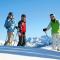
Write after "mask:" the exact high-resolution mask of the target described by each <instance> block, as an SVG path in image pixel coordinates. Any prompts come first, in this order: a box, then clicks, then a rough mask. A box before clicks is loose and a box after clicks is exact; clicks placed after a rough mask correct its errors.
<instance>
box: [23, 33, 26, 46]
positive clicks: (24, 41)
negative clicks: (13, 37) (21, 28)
mask: <svg viewBox="0 0 60 60" xmlns="http://www.w3.org/2000/svg"><path fill="white" fill-rule="evenodd" d="M25 44H26V37H25V33H24V35H23V45H24V46H25Z"/></svg>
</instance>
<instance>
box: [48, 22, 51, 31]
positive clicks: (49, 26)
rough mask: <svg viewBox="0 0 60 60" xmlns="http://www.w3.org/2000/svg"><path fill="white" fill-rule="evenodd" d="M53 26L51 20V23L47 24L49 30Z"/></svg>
mask: <svg viewBox="0 0 60 60" xmlns="http://www.w3.org/2000/svg"><path fill="white" fill-rule="evenodd" d="M50 28H51V22H50V23H49V25H48V26H47V30H49V29H50Z"/></svg>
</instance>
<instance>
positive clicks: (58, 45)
mask: <svg viewBox="0 0 60 60" xmlns="http://www.w3.org/2000/svg"><path fill="white" fill-rule="evenodd" d="M57 50H58V51H60V35H59V34H58V35H57Z"/></svg>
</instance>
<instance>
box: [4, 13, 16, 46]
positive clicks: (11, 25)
mask: <svg viewBox="0 0 60 60" xmlns="http://www.w3.org/2000/svg"><path fill="white" fill-rule="evenodd" d="M4 27H5V28H6V30H7V37H8V40H7V41H6V42H5V44H4V45H11V43H12V41H13V39H14V38H13V37H14V34H13V32H14V29H15V21H14V18H13V13H12V12H9V13H8V16H7V18H6V21H5V24H4Z"/></svg>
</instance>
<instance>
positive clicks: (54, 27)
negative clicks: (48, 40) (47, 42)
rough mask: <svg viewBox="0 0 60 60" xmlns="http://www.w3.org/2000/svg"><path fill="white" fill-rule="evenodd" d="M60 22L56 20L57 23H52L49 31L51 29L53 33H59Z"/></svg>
mask: <svg viewBox="0 0 60 60" xmlns="http://www.w3.org/2000/svg"><path fill="white" fill-rule="evenodd" d="M59 25H60V24H59V21H58V20H55V22H52V21H51V22H50V23H49V25H48V27H47V29H50V28H51V33H52V34H53V33H58V30H59Z"/></svg>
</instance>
